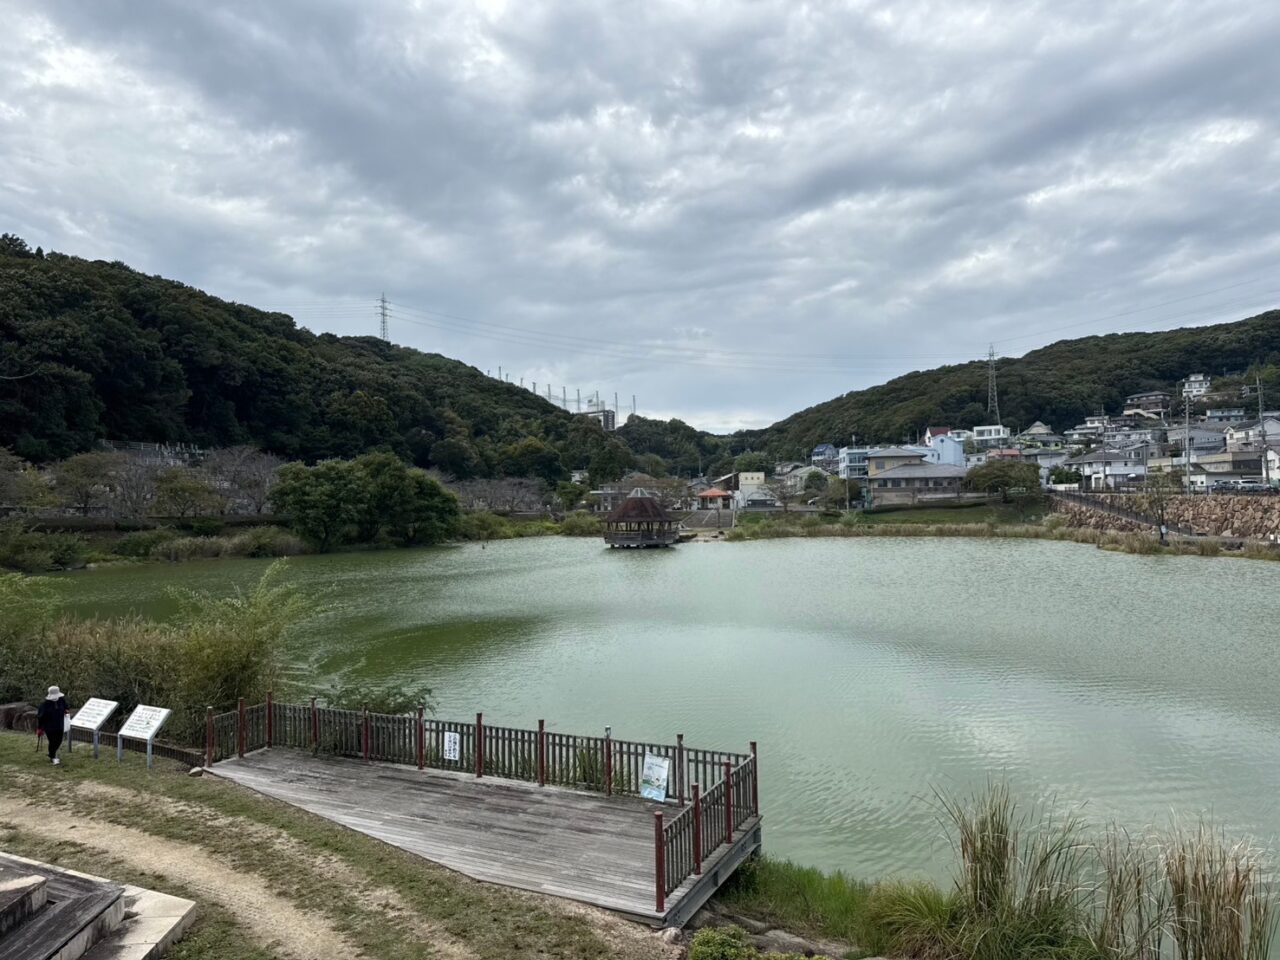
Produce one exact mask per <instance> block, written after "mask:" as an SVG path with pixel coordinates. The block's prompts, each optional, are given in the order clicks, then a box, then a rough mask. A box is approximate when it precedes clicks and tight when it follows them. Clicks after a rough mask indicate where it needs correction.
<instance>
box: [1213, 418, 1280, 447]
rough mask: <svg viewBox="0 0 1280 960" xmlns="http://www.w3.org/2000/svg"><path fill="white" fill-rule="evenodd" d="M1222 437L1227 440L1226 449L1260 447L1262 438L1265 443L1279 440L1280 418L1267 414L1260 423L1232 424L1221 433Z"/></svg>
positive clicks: (1242, 422) (1245, 421)
mask: <svg viewBox="0 0 1280 960" xmlns="http://www.w3.org/2000/svg"><path fill="white" fill-rule="evenodd" d="M1259 424H1261V426H1259ZM1223 435H1224V436H1225V437H1226V438H1227V447H1228V448H1230V449H1232V450H1238V449H1240V448H1241V447H1256V446H1260V445H1261V444H1262V442H1263V437H1264V436H1265V437H1266V440H1267V442H1270V441H1272V440H1280V417H1275V416H1272V415H1271V414H1267V415H1266V416H1265V417H1263V418H1262V420H1261V421H1259V420H1244V421H1241V422H1240V423H1233V424H1231V425H1230V426H1228V427H1227V429H1226V430H1224V431H1223Z"/></svg>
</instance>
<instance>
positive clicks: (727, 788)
mask: <svg viewBox="0 0 1280 960" xmlns="http://www.w3.org/2000/svg"><path fill="white" fill-rule="evenodd" d="M724 842H725V843H727V844H732V843H733V764H732V763H731V762H730V761H728V760H726V761H725V762H724Z"/></svg>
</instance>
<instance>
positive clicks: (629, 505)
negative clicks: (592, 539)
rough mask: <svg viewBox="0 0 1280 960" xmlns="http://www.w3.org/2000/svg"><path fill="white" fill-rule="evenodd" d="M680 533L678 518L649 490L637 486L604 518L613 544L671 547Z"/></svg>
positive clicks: (605, 527)
mask: <svg viewBox="0 0 1280 960" xmlns="http://www.w3.org/2000/svg"><path fill="white" fill-rule="evenodd" d="M678 536H679V534H678V532H677V531H676V521H675V519H674V518H673V517H672V516H671V514H669V513H667V511H666V510H665V509H663V506H662V504H660V503H659V502H658V498H657V497H655V496H654V495H653V494H652V493H650V492H649V491H648V490H645V489H642V488H641V487H636V488H635V489H634V490H632V491H631V492H630V493H629V494H627V499H625V500H623V501H622V503H621V504H620V505H619V506H618V507H617V508H616V509H615V510H614V511H613V512H612V513H611V514H609V516H608V517H606V518H605V521H604V542H605V543H607V544H609V546H611V547H669V546H671V545H672V544H673V543H675V542H676V540H677V538H678Z"/></svg>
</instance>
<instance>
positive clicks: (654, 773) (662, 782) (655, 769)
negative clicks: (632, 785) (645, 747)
mask: <svg viewBox="0 0 1280 960" xmlns="http://www.w3.org/2000/svg"><path fill="white" fill-rule="evenodd" d="M670 769H671V761H670V760H669V759H668V758H667V757H659V756H657V755H655V754H652V753H646V754H645V755H644V767H643V768H641V771H640V796H642V797H644V798H645V799H646V800H656V801H658V803H665V802H666V799H667V776H668V773H669V771H670Z"/></svg>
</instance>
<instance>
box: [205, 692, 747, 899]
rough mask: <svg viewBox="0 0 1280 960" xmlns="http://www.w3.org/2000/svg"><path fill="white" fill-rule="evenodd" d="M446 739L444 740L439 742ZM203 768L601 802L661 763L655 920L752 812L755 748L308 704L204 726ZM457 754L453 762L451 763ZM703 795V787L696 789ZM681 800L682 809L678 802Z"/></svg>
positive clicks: (636, 788)
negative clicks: (289, 760) (262, 759)
mask: <svg viewBox="0 0 1280 960" xmlns="http://www.w3.org/2000/svg"><path fill="white" fill-rule="evenodd" d="M450 734H452V735H455V736H456V742H455V741H454V738H453V737H447V735H450ZM205 737H206V743H205V761H206V763H208V764H212V763H215V762H216V761H219V760H224V759H227V758H229V757H231V756H241V757H243V756H244V755H245V753H247V752H250V751H253V750H259V749H262V748H264V747H269V746H282V747H300V748H304V749H310V750H313V751H317V752H318V751H323V752H326V753H334V754H337V755H339V756H348V757H359V758H361V759H363V760H365V761H366V762H368V761H372V760H377V761H383V762H389V763H403V764H411V765H415V766H417V767H418V769H420V770H421V769H425V768H427V767H430V768H432V769H437V770H455V771H459V772H463V771H465V772H469V773H471V774H473V775H474V776H476V777H483V776H486V775H488V776H496V777H505V778H508V779H514V780H523V781H527V782H530V783H537V784H538V785H540V786H545V785H547V784H553V785H557V786H566V787H572V788H575V789H580V790H584V789H585V790H594V791H599V792H601V793H604V794H606V795H612V794H615V793H616V794H620V795H623V796H638V795H639V793H640V779H641V771H642V769H643V766H644V758H645V754H655V755H657V756H660V757H666V758H667V759H668V761H669V763H670V766H669V771H670V773H669V782H668V802H674V803H676V804H677V805H678V806H679V808H680V809H679V810H678V811H677V812H675V813H674V814H673V815H670V816H666V815H664V812H663V811H657V813H656V814H655V818H654V881H655V889H654V894H655V898H654V899H655V903H656V905H657V912H658V913H662V912H663V911H664V909H665V904H666V898H667V896H668V895H670V894H671V892H672V891H673V890H675V889H676V888H678V887H679V886H680V885H681V884H682V883H684V881H685V880H686V879H688V878H689V877H690V876H692V875H698V874H701V873H702V869H703V864H704V863H706V862H707V861H708V860H710V859H711V857H712V856H713V855H714V854H715V853H716V852H717V851H718V850H719V849H720V848H721V847H724V846H726V845H728V846H732V844H733V843H734V842H735V840H737V839H738V838H739V837H740V836H741V835H742V833H743V831H745V830H747V829H751V828H752V827H753V826H754V819H755V818H756V817H758V816H759V814H760V791H759V779H758V774H757V757H756V752H757V750H756V743H755V741H752V743H751V749H750V753H746V754H741V753H731V752H728V751H724V750H703V749H698V748H695V747H686V746H685V744H684V735H683V734H677V736H676V742H675V743H674V744H655V743H646V742H643V741H635V740H617V739H615V738H614V737H613V734H612V731H608V730H607V731H606V733H605V735H604V736H603V737H593V736H583V735H581V734H573V733H561V732H559V731H551V730H547V728H546V723H545V721H543V720H539V721H538V726H537V728H536V729H525V728H521V727H500V726H494V725H492V724H488V723H485V720H484V715H483V714H482V713H477V714H476V718H475V722H474V723H471V722H464V721H454V720H437V719H435V718H428V717H426V716H425V712H424V710H423V709H422V708H421V707H419V708H418V709H417V711H416V712H415V713H413V714H394V715H393V714H380V713H370V712H369V711H368V710H367V709H362V710H344V709H338V708H334V707H322V706H319V705H318V704H317V702H316V700H315V698H312V699H311V701H310V703H309V704H305V705H301V704H288V703H277V702H276V701H275V700H274V698H273V697H272V696H271V695H270V694H268V695H267V701H266V703H260V704H255V705H253V706H247V705H246V704H245V702H244V700H241V701H240V702H239V703H238V704H237V707H236V709H235V710H234V711H230V712H228V713H222V714H216V715H215V714H214V713H213V712H212V710H210V711H208V714H207V716H206V718H205ZM455 749H456V755H455ZM704 788H705V789H704ZM686 799H688V801H689V802H688V803H686Z"/></svg>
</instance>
